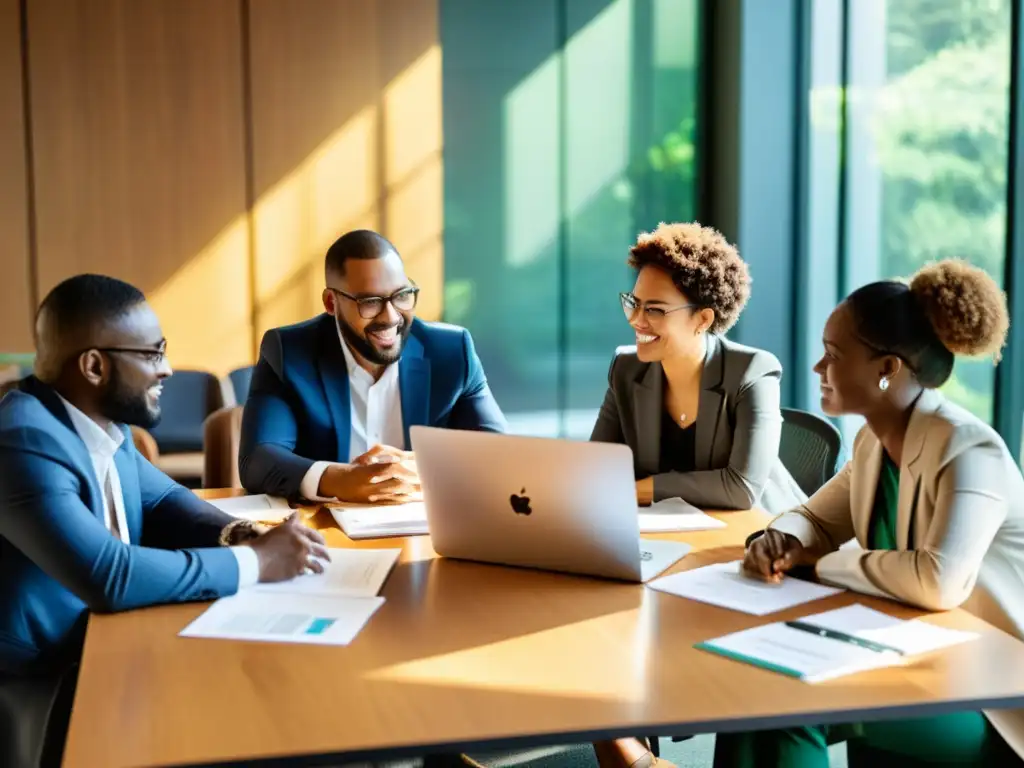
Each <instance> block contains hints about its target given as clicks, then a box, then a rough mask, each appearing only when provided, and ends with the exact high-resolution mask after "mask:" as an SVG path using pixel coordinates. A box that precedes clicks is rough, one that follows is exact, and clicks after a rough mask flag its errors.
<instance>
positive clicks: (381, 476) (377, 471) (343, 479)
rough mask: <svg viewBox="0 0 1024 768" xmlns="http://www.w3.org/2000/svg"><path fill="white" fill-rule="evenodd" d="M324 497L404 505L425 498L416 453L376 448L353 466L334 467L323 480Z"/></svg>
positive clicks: (334, 465)
mask: <svg viewBox="0 0 1024 768" xmlns="http://www.w3.org/2000/svg"><path fill="white" fill-rule="evenodd" d="M320 495H321V496H326V497H334V498H336V499H338V500H339V501H348V502H355V503H363V504H401V503H403V502H408V501H419V500H420V499H421V498H422V495H421V490H420V476H419V473H418V472H417V469H416V459H415V456H414V455H413V453H412V451H402V450H399V449H398V448H392V447H391V446H388V445H375V446H373V448H371V449H370V450H368V451H367V452H366V453H364V454H363V455H362V456H358V457H356V458H355V459H354V460H353V461H352V463H351V464H333V465H331V466H330V467H328V468H327V469H326V470H325V471H324V474H323V476H322V477H321V478H320Z"/></svg>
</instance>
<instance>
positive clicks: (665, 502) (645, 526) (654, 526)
mask: <svg viewBox="0 0 1024 768" xmlns="http://www.w3.org/2000/svg"><path fill="white" fill-rule="evenodd" d="M712 528H725V523H723V522H722V521H721V520H716V519H715V518H713V517H711V515H707V514H704V512H702V511H701V510H699V509H697V508H696V507H695V506H693V505H692V504H690V503H688V502H686V501H683V500H682V499H680V498H678V497H677V498H672V499H662V500H661V501H658V502H655V503H654V504H651V506H649V507H647V508H646V511H645V512H641V513H640V533H674V532H677V531H705V530H710V529H712Z"/></svg>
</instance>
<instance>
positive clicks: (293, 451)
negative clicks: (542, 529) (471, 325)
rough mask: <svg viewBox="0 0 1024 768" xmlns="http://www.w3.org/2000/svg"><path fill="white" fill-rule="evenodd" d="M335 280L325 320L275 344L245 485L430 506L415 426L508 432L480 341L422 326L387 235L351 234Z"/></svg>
mask: <svg viewBox="0 0 1024 768" xmlns="http://www.w3.org/2000/svg"><path fill="white" fill-rule="evenodd" d="M324 273H325V280H326V287H325V288H324V290H323V295H322V298H323V305H324V310H325V313H324V314H322V315H320V316H319V317H316V318H314V319H312V320H307V321H306V322H302V323H299V324H297V325H291V326H287V327H284V328H276V329H274V330H271V331H268V332H267V333H266V335H265V336H264V337H263V342H262V344H261V346H260V359H259V362H258V364H257V365H256V369H255V371H254V372H253V377H252V385H251V387H250V389H249V397H248V399H247V400H246V403H245V412H244V415H243V419H242V436H241V443H240V449H239V473H240V476H241V479H242V484H243V485H244V486H245V487H246V489H247V490H249V491H250V492H253V493H269V494H272V495H275V496H285V497H288V498H297V497H301V498H305V499H310V500H317V501H320V500H330V499H339V500H342V501H351V502H369V503H376V502H401V501H411V500H415V499H418V498H419V494H420V485H419V477H418V475H417V472H416V465H415V460H414V457H413V455H412V453H411V452H410V451H409V447H410V443H409V428H410V427H411V426H413V425H427V426H435V427H448V428H451V429H471V430H484V431H491V432H503V431H505V429H506V423H505V418H504V416H503V415H502V413H501V409H500V408H499V407H498V404H497V403H496V402H495V400H494V397H493V395H492V394H491V390H490V388H489V387H488V385H487V378H486V377H485V376H484V371H483V366H482V365H481V364H480V359H479V358H478V357H477V355H476V351H475V349H474V347H473V340H472V338H471V337H470V335H469V332H468V331H466V330H465V329H464V328H458V327H455V326H451V325H445V324H440V323H427V322H424V321H422V320H418V319H416V317H415V310H416V302H417V299H418V297H419V292H420V289H419V287H418V286H417V285H416V284H415V283H414V282H413V281H412V280H410V279H409V277H408V276H407V275H406V273H405V265H404V264H403V263H402V258H401V256H399V254H398V251H397V250H396V249H395V247H394V245H392V244H391V243H390V242H389V241H388V240H387V239H386V238H384V237H383V236H381V235H379V234H378V233H376V232H372V231H369V230H356V231H353V232H349V233H347V234H345V235H343V236H342V237H340V238H339V239H338V240H337V241H336V242H335V243H334V244H333V245H332V246H331V247H330V248H329V249H328V250H327V257H326V260H325V268H324Z"/></svg>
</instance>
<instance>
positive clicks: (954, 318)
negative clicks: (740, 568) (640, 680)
mask: <svg viewBox="0 0 1024 768" xmlns="http://www.w3.org/2000/svg"><path fill="white" fill-rule="evenodd" d="M1008 327H1009V318H1008V317H1007V311H1006V301H1005V297H1004V296H1003V294H1002V292H1001V291H1000V290H999V288H998V286H996V284H995V282H994V281H993V280H992V279H991V278H990V277H989V276H988V275H986V274H985V273H984V272H982V271H981V270H980V269H977V268H975V267H972V266H970V265H968V264H964V263H962V262H958V261H943V262H939V263H937V264H933V265H931V266H928V267H925V268H924V269H922V270H921V271H920V272H918V273H917V275H916V276H915V277H914V278H913V279H912V280H911V281H910V283H909V284H904V283H901V282H896V281H883V282H878V283H872V284H870V285H866V286H864V287H863V288H860V289H858V290H856V291H854V292H853V293H852V294H850V296H849V297H848V298H847V299H846V300H845V301H844V302H843V303H842V304H841V305H840V306H839V307H838V308H837V309H836V310H835V311H834V312H833V313H832V316H831V317H830V318H829V320H828V323H827V324H826V325H825V332H824V345H825V353H824V356H823V357H822V358H821V360H820V361H819V362H818V364H817V365H816V366H815V368H814V370H815V372H816V373H817V374H818V375H819V376H820V377H821V405H822V408H823V409H824V410H825V411H826V412H827V413H829V414H833V415H839V414H847V413H850V414H859V415H861V416H863V417H864V418H865V420H866V421H867V424H866V426H865V427H864V428H863V429H861V431H860V433H859V434H858V435H857V439H856V441H855V442H854V447H853V458H852V459H851V460H850V462H849V463H848V464H847V465H846V467H845V468H844V469H843V470H842V471H841V472H840V473H839V474H838V475H836V476H835V477H834V478H833V479H832V480H831V481H829V482H828V483H827V484H826V485H825V486H824V487H823V488H822V489H821V490H820V491H818V492H817V493H816V494H815V495H814V496H813V497H812V498H811V499H810V501H808V502H807V504H805V505H804V506H802V507H799V508H797V509H794V510H792V511H790V512H786V513H784V514H783V515H781V516H779V517H778V518H776V519H775V520H774V521H773V522H772V523H771V524H770V525H769V527H768V529H767V530H766V531H764V532H763V534H761V535H759V536H757V537H756V538H753V540H752V541H751V542H749V546H748V548H747V553H746V558H745V560H744V566H745V567H746V568H747V570H748V571H750V572H752V573H754V574H757V575H759V576H761V577H763V578H766V579H770V580H775V579H778V578H780V576H781V574H782V573H784V572H786V571H788V570H790V569H791V568H795V567H799V566H803V567H807V568H813V569H814V571H815V572H816V574H817V576H818V578H819V579H820V580H821V581H823V582H825V583H829V584H835V585H837V586H841V587H846V588H848V589H851V590H854V591H857V592H861V593H864V594H868V595H875V596H878V597H885V598H888V599H890V600H898V601H900V602H903V603H908V604H910V605H913V606H916V607H918V608H923V609H925V610H930V611H943V610H949V609H951V608H955V607H957V606H962V607H963V608H965V609H966V610H968V611H970V612H972V613H974V614H975V615H977V616H979V617H980V618H982V619H984V620H986V621H988V622H990V623H992V624H994V625H996V626H998V627H1001V628H1003V629H1005V630H1006V631H1008V632H1011V633H1013V634H1015V635H1017V636H1018V637H1024V576H1022V574H1024V479H1022V478H1021V474H1020V470H1019V469H1018V467H1017V465H1016V463H1015V462H1014V460H1013V458H1012V457H1011V455H1010V452H1009V451H1008V450H1007V448H1006V444H1005V443H1004V442H1003V440H1002V438H1000V437H999V435H998V434H996V432H995V431H994V430H993V429H992V428H991V427H989V426H988V425H987V424H985V423H984V422H982V421H980V420H979V419H977V418H975V417H974V416H972V415H971V414H970V413H968V412H967V411H965V410H964V409H962V408H959V407H958V406H956V405H953V404H952V403H949V402H947V401H946V400H945V399H943V397H942V395H941V394H939V393H938V392H937V391H936V389H937V388H938V387H940V386H942V385H943V384H944V383H945V382H946V380H947V379H949V376H950V374H951V373H952V371H953V361H954V357H955V356H957V355H969V356H978V355H985V354H993V355H994V356H995V357H996V358H998V355H999V351H1000V350H1001V349H1002V346H1003V344H1004V342H1005V339H1006V333H1007V329H1008ZM853 537H856V539H857V541H858V543H859V544H860V547H861V548H859V549H853V550H850V549H845V548H844V549H837V547H839V545H840V544H842V543H843V542H845V541H847V540H849V539H851V538H853ZM844 738H845V739H846V740H847V750H848V756H849V764H850V766H851V768H856V767H857V766H868V765H870V766H871V767H872V768H884V766H889V765H899V766H915V765H924V764H928V765H930V764H933V763H935V762H939V763H943V764H955V765H978V766H989V765H999V766H1003V765H1014V764H1020V758H1019V757H1018V756H1017V755H1016V754H1015V752H1014V750H1013V749H1011V747H1010V746H1008V744H1007V742H1010V743H1012V744H1014V745H1016V746H1017V748H1018V749H1020V748H1021V746H1022V745H1024V712H1021V711H1020V710H1018V711H1005V710H1004V711H991V712H984V713H982V712H964V713H957V714H951V715H941V716H937V717H931V718H926V719H919V720H909V721H898V722H892V721H890V722H882V723H864V724H862V725H858V726H855V727H853V728H850V727H849V726H847V727H846V728H844V729H843V730H842V731H840V730H839V729H838V728H830V727H826V726H820V727H810V728H792V729H788V730H784V731H763V732H759V733H748V734H723V735H719V737H718V739H717V743H716V746H715V766H716V768H732V767H733V766H754V765H757V766H767V767H770V766H822V767H824V766H827V765H828V754H827V750H826V745H827V744H828V743H831V742H835V741H839V740H843V739H844ZM1004 739H1005V740H1004Z"/></svg>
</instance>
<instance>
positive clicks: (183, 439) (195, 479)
mask: <svg viewBox="0 0 1024 768" xmlns="http://www.w3.org/2000/svg"><path fill="white" fill-rule="evenodd" d="M224 405H225V403H224V390H223V388H222V386H221V382H220V379H219V378H217V377H216V376H214V375H213V374H212V373H207V372H206V371H182V370H179V371H175V372H174V375H173V376H171V377H170V378H169V379H167V380H165V381H164V392H163V395H162V396H161V398H160V410H161V411H162V412H163V415H162V417H161V419H160V423H159V424H157V425H156V426H155V427H153V428H152V429H150V430H149V433H150V434H151V435H152V436H153V438H154V439H155V440H156V444H157V447H158V448H159V449H160V457H159V458H158V460H157V466H158V467H159V468H160V469H162V470H163V471H164V472H166V473H167V474H168V475H170V476H171V477H173V478H174V479H175V480H177V481H178V482H179V483H182V484H184V485H186V486H188V487H190V488H194V487H197V486H198V485H199V484H200V483H201V481H202V476H203V423H204V422H205V421H206V417H207V416H209V415H210V414H211V413H213V412H214V411H216V410H217V409H219V408H223V407H224Z"/></svg>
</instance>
